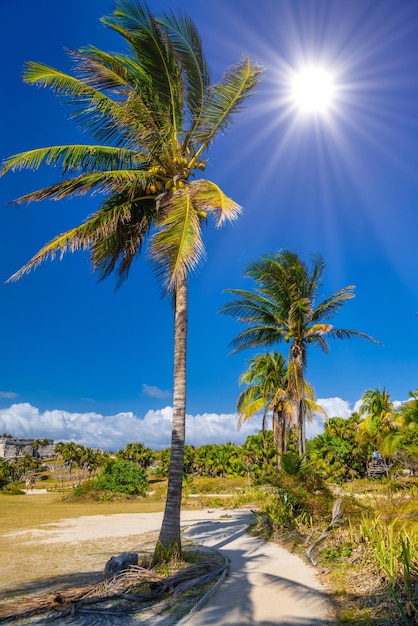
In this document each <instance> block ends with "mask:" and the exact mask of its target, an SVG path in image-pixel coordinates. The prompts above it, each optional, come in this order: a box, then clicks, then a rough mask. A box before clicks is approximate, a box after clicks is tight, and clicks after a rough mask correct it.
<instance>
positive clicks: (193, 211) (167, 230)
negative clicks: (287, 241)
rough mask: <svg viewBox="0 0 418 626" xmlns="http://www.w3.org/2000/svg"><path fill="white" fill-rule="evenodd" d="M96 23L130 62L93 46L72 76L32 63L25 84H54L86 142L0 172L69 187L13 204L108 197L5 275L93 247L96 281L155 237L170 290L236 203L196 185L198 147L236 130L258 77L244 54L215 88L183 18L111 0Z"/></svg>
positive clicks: (38, 154)
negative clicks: (22, 172)
mask: <svg viewBox="0 0 418 626" xmlns="http://www.w3.org/2000/svg"><path fill="white" fill-rule="evenodd" d="M102 21H103V23H104V24H105V25H106V26H107V27H109V28H111V29H113V30H114V31H116V32H117V33H119V34H120V35H121V36H122V37H123V39H124V40H125V43H126V44H127V47H128V52H129V54H121V53H113V54H109V53H106V52H103V51H101V50H99V49H97V48H95V47H94V46H88V47H85V48H83V49H81V50H78V51H74V50H70V51H68V54H69V56H70V58H71V60H72V62H73V65H74V76H72V75H68V74H65V73H63V72H60V71H58V70H55V69H53V68H51V67H48V66H47V65H44V64H41V63H34V62H30V63H28V64H27V65H26V67H25V70H24V80H25V81H26V82H27V83H30V84H37V85H39V86H45V87H49V88H51V89H52V90H53V91H54V92H56V93H57V94H58V95H59V96H62V97H64V98H65V99H66V100H67V101H68V102H69V103H70V104H71V105H73V106H74V107H75V108H74V110H73V112H72V114H71V117H72V119H74V120H75V121H76V122H77V123H78V125H79V126H80V127H81V129H82V130H83V131H87V132H88V133H89V134H90V135H91V136H92V137H93V139H94V140H95V141H96V142H97V143H94V144H93V145H62V146H52V147H48V148H40V149H35V150H30V151H27V152H23V153H20V154H16V155H14V156H12V157H10V158H9V159H7V160H6V161H5V163H4V167H3V171H2V173H3V174H4V173H6V172H7V171H9V170H18V169H22V168H30V169H37V168H38V167H40V166H41V165H42V164H48V165H52V166H58V167H60V168H61V170H62V173H63V174H64V176H65V179H64V180H62V181H60V182H57V183H55V184H53V185H51V186H49V187H46V188H44V189H40V190H38V191H34V192H32V193H29V194H27V195H24V196H22V197H20V198H18V199H17V200H15V202H32V201H39V200H43V199H45V198H52V199H54V200H59V199H61V198H64V197H67V196H72V197H75V196H82V195H85V194H89V193H92V192H96V193H97V192H100V193H103V194H105V195H106V198H105V200H104V201H103V202H102V203H101V206H100V207H99V209H98V210H97V211H96V212H95V213H94V214H93V215H91V216H90V217H88V219H87V220H86V221H85V222H84V223H83V224H81V225H79V226H77V227H76V228H73V229H71V230H69V231H67V232H65V233H63V234H61V235H59V236H58V237H55V238H54V239H53V240H52V241H51V242H50V243H48V244H47V245H45V246H44V247H43V248H42V249H41V250H40V251H39V252H38V253H37V254H36V255H35V256H34V257H33V258H32V259H31V260H30V261H29V262H28V263H27V264H26V265H25V266H24V267H22V268H21V269H20V270H19V271H18V272H17V273H16V274H14V275H13V276H12V277H11V280H14V279H18V278H20V276H21V275H22V274H24V273H25V272H27V271H29V270H31V269H32V268H34V267H36V266H37V265H38V264H39V263H41V262H42V261H43V260H44V259H46V258H47V257H54V256H55V255H56V254H57V253H58V254H63V253H64V252H66V251H67V250H70V251H74V250H77V249H88V250H89V251H90V260H91V262H92V266H93V269H94V270H95V271H98V273H99V276H100V277H101V278H105V277H107V276H108V275H109V274H110V273H112V272H113V270H116V271H117V274H118V277H119V283H120V282H121V281H123V280H124V279H125V278H126V277H127V275H128V272H129V269H130V267H131V264H132V261H133V259H134V258H135V257H136V256H137V254H138V253H139V252H140V251H141V248H142V245H143V242H144V240H145V238H147V236H148V235H151V240H150V254H151V257H152V258H153V260H154V261H155V262H156V264H157V268H158V270H159V272H160V274H161V276H162V278H163V281H164V284H165V287H166V288H168V289H169V290H174V289H175V284H176V281H177V280H178V279H179V278H184V277H185V275H186V274H187V273H188V272H189V271H190V270H191V269H193V268H194V267H195V265H196V264H197V263H198V262H199V261H200V260H201V258H202V257H203V256H204V246H203V242H202V236H201V223H202V219H205V218H206V216H207V214H209V213H210V214H212V215H213V217H214V218H215V223H216V225H217V226H219V225H221V224H222V222H223V221H224V220H225V219H227V220H233V219H235V218H236V217H237V215H238V213H239V210H240V207H239V206H238V205H237V204H236V203H235V202H234V201H232V200H231V199H230V198H228V197H227V196H226V195H225V194H224V193H223V192H222V191H221V190H220V189H219V187H218V186H217V185H216V184H215V183H213V182H211V181H208V180H192V179H193V177H194V176H195V174H196V172H200V170H203V169H204V167H205V164H204V161H203V160H202V157H203V154H204V152H205V150H206V149H207V148H208V147H209V146H210V144H211V143H212V141H213V140H214V138H215V137H216V135H217V134H218V133H219V132H220V131H222V130H223V129H225V127H227V126H228V124H229V123H230V122H231V120H232V117H233V115H234V113H236V112H237V111H238V110H239V108H240V107H241V105H242V103H243V101H244V100H245V98H246V97H247V96H248V94H249V92H250V91H251V90H252V89H253V88H254V86H255V85H256V84H257V82H258V80H259V76H260V73H261V71H262V70H261V68H260V67H257V66H255V65H253V64H252V63H251V61H250V60H249V59H248V58H246V59H243V60H242V61H241V62H240V63H238V64H237V65H236V66H235V67H233V68H232V69H231V70H230V71H229V72H227V73H226V74H225V76H224V77H223V80H222V81H221V82H219V83H217V84H215V85H211V83H210V75H209V70H208V66H207V64H206V62H205V59H204V57H203V53H202V48H201V41H200V38H199V35H198V33H197V31H196V28H195V26H194V25H193V23H192V22H191V21H190V20H189V19H188V18H187V17H185V16H183V15H177V16H176V15H174V14H166V15H164V16H163V18H161V19H156V18H155V17H154V16H153V15H152V14H151V13H150V12H149V10H148V8H147V6H146V5H145V4H140V3H135V2H129V1H127V0H118V1H117V2H116V11H115V12H114V14H113V15H112V16H111V17H106V18H103V19H102Z"/></svg>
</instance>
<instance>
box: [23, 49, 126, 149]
mask: <svg viewBox="0 0 418 626" xmlns="http://www.w3.org/2000/svg"><path fill="white" fill-rule="evenodd" d="M23 78H24V81H25V82H27V83H29V84H37V85H39V86H41V87H49V88H51V89H52V91H54V92H55V93H56V94H58V95H59V96H62V97H65V98H68V99H69V102H70V103H73V104H75V105H77V106H78V107H79V109H78V111H75V112H74V113H73V114H72V116H71V117H73V118H74V119H76V120H77V119H79V120H83V119H88V122H89V123H88V125H87V128H88V130H89V132H90V133H91V134H92V135H93V136H94V137H95V138H96V139H98V141H100V142H104V143H117V144H118V145H122V144H126V143H127V142H128V141H129V140H130V139H131V138H132V131H133V128H132V126H131V124H130V122H129V120H127V118H126V116H124V115H123V108H122V107H121V106H120V104H119V103H117V102H115V101H113V100H112V99H111V98H109V97H108V96H106V95H105V94H103V93H102V92H100V91H99V90H97V89H95V88H94V87H91V86H89V85H87V84H86V83H85V82H83V81H82V80H79V79H77V78H75V77H73V76H70V75H69V74H66V73H64V72H60V71H59V70H56V69H54V68H52V67H50V66H48V65H45V64H43V63H36V62H33V61H31V62H29V63H27V64H26V66H25V68H24V72H23ZM126 126H128V128H126Z"/></svg>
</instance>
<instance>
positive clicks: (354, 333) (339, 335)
mask: <svg viewBox="0 0 418 626" xmlns="http://www.w3.org/2000/svg"><path fill="white" fill-rule="evenodd" d="M327 336H328V337H330V338H331V339H353V338H356V337H357V338H359V339H367V340H368V341H372V342H373V343H377V344H378V345H382V343H381V342H380V341H379V340H378V339H375V338H374V337H372V336H371V335H367V334H366V333H362V332H360V331H358V330H349V329H345V328H332V330H330V331H329V332H328V333H327Z"/></svg>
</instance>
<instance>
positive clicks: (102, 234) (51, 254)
mask: <svg viewBox="0 0 418 626" xmlns="http://www.w3.org/2000/svg"><path fill="white" fill-rule="evenodd" d="M154 220H155V206H154V202H153V201H145V202H141V201H140V200H139V199H132V192H126V193H124V194H122V193H119V194H117V195H115V196H111V197H110V198H109V199H107V200H106V201H105V202H104V203H103V205H102V207H101V208H100V209H99V210H98V211H96V212H95V213H94V214H93V215H90V216H89V217H88V218H87V219H86V221H85V222H83V224H81V225H79V226H77V227H75V228H71V229H69V230H68V231H66V232H65V233H62V234H60V235H58V236H57V237H55V238H54V239H52V241H50V242H49V243H48V244H46V245H45V246H43V248H41V250H39V252H37V254H35V256H34V257H32V259H31V260H30V261H29V262H28V263H26V264H25V265H24V266H23V267H22V268H20V270H19V271H18V272H16V273H15V274H13V276H11V277H10V278H9V279H8V281H7V282H14V281H16V280H18V279H19V278H21V277H22V276H23V275H24V274H27V273H29V272H30V271H32V270H33V269H36V267H38V266H39V265H40V264H41V263H42V262H43V261H45V260H46V259H51V260H52V259H54V258H55V257H56V256H57V255H59V256H60V257H61V258H62V257H63V255H64V254H65V253H66V252H75V251H77V250H90V258H91V261H92V264H93V269H94V270H96V271H98V272H99V274H100V276H101V278H105V277H106V276H107V275H109V274H110V273H111V271H113V269H114V267H115V265H116V263H117V261H118V260H121V263H120V270H119V272H118V273H119V277H120V282H121V281H122V280H123V279H124V278H125V277H126V274H127V272H128V271H129V267H130V264H131V262H132V260H133V257H134V256H135V255H137V254H138V253H139V252H140V250H141V246H142V242H143V240H144V238H145V235H146V234H148V232H149V230H150V228H151V225H152V223H153V221H154ZM123 238H125V239H123ZM123 240H125V245H123ZM111 244H113V245H114V249H113V250H112V249H111ZM117 244H119V245H117ZM125 257H126V258H125ZM128 257H129V258H130V262H129V264H128V266H126V259H127V258H128Z"/></svg>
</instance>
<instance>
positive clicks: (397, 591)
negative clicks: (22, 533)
mask: <svg viewBox="0 0 418 626" xmlns="http://www.w3.org/2000/svg"><path fill="white" fill-rule="evenodd" d="M412 402H414V403H418V400H417V399H416V398H414V399H413V400H412ZM417 406H418V404H417ZM414 409H416V406H415V404H414V405H412V404H409V405H408V407H407V410H405V409H404V412H405V413H402V412H401V411H400V412H399V413H397V414H396V417H391V418H390V419H389V417H388V416H387V415H386V417H385V419H384V420H383V419H381V421H380V423H379V428H378V430H377V431H376V430H373V429H374V426H373V424H371V423H369V424H366V425H363V426H362V424H364V420H365V418H363V419H362V417H361V416H359V415H358V414H353V415H352V416H351V417H350V418H349V419H344V420H343V419H341V418H333V419H330V420H329V421H328V423H327V424H326V427H325V432H324V434H323V435H319V436H317V437H315V438H314V439H313V440H311V441H309V442H308V445H307V453H306V455H304V456H303V457H301V456H299V454H298V437H297V433H295V432H293V431H292V430H289V432H288V433H287V446H286V447H287V452H285V453H283V454H281V455H280V463H279V459H278V457H277V453H276V448H275V442H274V436H273V433H272V432H271V431H265V432H263V433H259V434H258V435H254V436H250V437H248V439H247V440H246V442H245V443H244V444H243V445H242V446H238V445H235V444H232V443H227V444H223V445H220V446H216V445H206V446H202V447H200V448H195V447H193V446H186V449H185V464H184V477H183V502H182V505H183V507H185V508H203V507H211V508H214V507H220V508H222V507H236V508H242V507H247V508H251V509H252V510H253V511H254V512H255V513H256V515H257V518H258V523H257V524H256V526H255V527H254V528H253V529H252V532H254V533H257V534H258V535H260V536H262V537H264V538H266V539H268V540H277V541H280V542H285V544H286V545H287V547H288V548H289V549H290V550H295V551H297V552H298V553H300V554H302V555H303V556H304V557H305V558H307V559H309V560H310V561H311V563H313V564H314V565H315V567H317V569H318V572H319V573H320V575H321V576H322V577H323V578H324V579H325V581H326V583H327V585H328V588H329V589H331V591H332V595H333V598H334V601H335V608H336V614H337V620H338V621H337V622H336V623H337V624H340V625H343V624H358V625H361V624H364V625H366V624H370V625H376V626H378V625H385V626H389V625H391V626H392V625H393V626H395V625H398V624H404V625H409V626H411V625H412V624H416V623H417V619H418V613H417V605H418V597H417V593H418V591H417V590H418V510H417V500H418V478H416V477H415V476H414V472H415V468H416V464H417V454H416V447H417V441H418V436H417V429H416V427H415V426H414V421H413V420H414V416H416V413H414ZM411 415H412V418H411ZM400 417H403V418H404V422H403V423H402V422H401V420H400V419H399V418H400ZM395 420H396V423H397V424H398V426H397V428H396V429H394V428H393V424H394V423H395ZM369 422H370V420H369ZM411 424H412V427H411ZM385 428H386V431H385ZM373 432H375V433H376V432H377V433H378V435H377V437H376V436H375V437H374V436H373ZM382 432H383V435H384V433H385V432H386V435H385V436H382ZM395 439H396V445H395V446H394V445H393V442H394V440H395ZM389 440H390V441H389ZM388 441H389V442H390V443H391V446H392V449H391V453H390V454H389V448H390V446H389V445H388ZM375 449H377V450H381V451H382V452H386V454H387V456H386V457H385V458H384V459H383V458H382V455H381V458H382V462H383V460H384V462H385V467H389V468H390V471H389V472H388V475H386V473H385V472H382V473H381V474H380V475H379V476H378V477H377V478H373V479H370V478H367V468H368V463H369V462H370V459H371V458H372V456H373V454H372V453H373V451H374V450H375ZM55 451H56V455H57V456H56V458H54V459H51V460H48V461H46V462H45V461H40V460H39V459H32V458H26V457H25V458H18V459H16V460H14V461H8V462H6V461H3V462H2V464H1V466H0V480H1V481H2V482H1V484H2V492H1V493H2V498H1V504H2V506H1V507H0V518H2V519H1V523H2V528H3V535H2V536H1V537H0V549H1V550H2V552H3V554H4V556H5V557H6V561H5V562H9V563H11V564H13V563H14V562H15V559H16V554H15V552H16V548H15V547H14V545H13V543H11V542H10V541H9V540H8V538H7V533H8V532H19V529H22V530H23V529H30V528H34V529H35V528H38V527H39V525H41V524H45V523H54V522H55V521H58V520H60V519H62V518H68V517H77V516H79V515H94V514H101V513H104V512H105V513H106V514H111V513H117V512H124V513H126V512H144V511H155V510H160V511H161V510H163V507H164V502H165V498H166V492H167V471H168V465H169V460H170V450H169V449H166V450H162V451H153V450H151V449H149V448H147V447H146V446H144V445H143V444H128V446H126V448H125V449H124V450H120V451H118V452H117V453H112V454H111V453H105V452H103V451H102V452H99V451H94V450H91V449H89V448H85V447H84V446H81V445H78V444H75V443H62V442H60V443H59V444H57V446H56V448H55ZM279 466H280V467H279ZM28 477H31V478H32V484H31V486H30V487H29V489H32V488H33V489H34V490H35V492H36V490H38V489H43V490H44V491H47V493H46V494H45V495H43V496H42V507H39V506H37V504H36V502H37V499H38V498H37V496H36V495H34V496H32V497H31V498H22V497H16V496H14V495H11V494H22V493H24V489H25V487H27V483H26V480H27V478H28ZM39 497H40V496H39ZM151 540H152V541H154V542H155V540H156V537H153V538H152V539H151ZM93 543H94V542H93ZM116 543H117V540H116ZM78 548H79V551H80V550H81V551H82V552H83V553H85V550H84V548H86V550H87V552H88V553H94V550H95V549H98V547H95V546H94V545H90V546H89V547H88V548H87V546H79V547H78ZM103 549H104V550H105V552H107V551H108V553H109V555H110V554H111V552H112V550H113V551H114V550H116V551H117V550H118V547H117V546H116V544H115V543H112V542H110V545H108V546H100V550H101V551H103ZM31 551H32V552H33V546H32V547H31V545H30V542H28V544H27V545H23V546H22V545H20V546H19V552H20V557H21V559H23V560H24V562H25V563H26V564H27V567H26V569H25V567H23V568H20V569H19V572H18V578H16V582H20V583H22V582H25V581H27V582H29V581H31V580H32V579H33V554H32V552H31ZM45 551H46V552H45V554H46V557H47V558H48V559H50V561H49V566H50V567H52V570H53V569H54V565H53V564H54V562H55V561H54V559H56V557H57V555H55V554H54V550H52V549H51V547H50V546H45ZM64 551H65V550H64ZM61 556H62V554H61V555H60V557H61ZM68 558H69V560H71V559H70V557H69V555H68ZM169 558H170V555H169V554H167V559H168V560H169ZM77 563H78V561H77ZM51 564H52V565H51ZM84 566H85V567H88V560H87V564H86V563H84ZM59 567H60V565H59V564H58V563H57V565H56V568H57V570H58V569H59ZM77 567H79V568H81V561H80V564H79V565H77ZM15 569H16V568H12V569H11V571H10V577H9V574H8V580H10V582H11V583H13V575H14V574H13V571H14V570H15ZM82 571H83V570H82V568H81V569H80V572H81V573H82ZM15 573H16V572H15ZM40 575H41V574H40Z"/></svg>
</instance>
